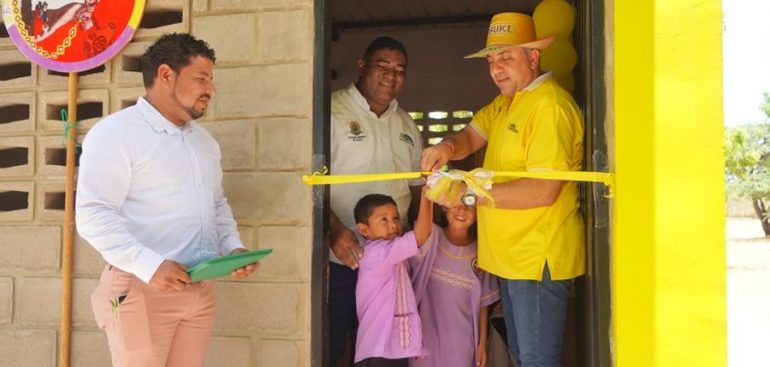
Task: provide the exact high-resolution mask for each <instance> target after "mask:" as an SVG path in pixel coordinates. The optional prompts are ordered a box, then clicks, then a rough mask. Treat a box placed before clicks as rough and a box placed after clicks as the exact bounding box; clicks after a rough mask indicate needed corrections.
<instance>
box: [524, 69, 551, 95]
mask: <svg viewBox="0 0 770 367" xmlns="http://www.w3.org/2000/svg"><path fill="white" fill-rule="evenodd" d="M551 78H552V76H551V72H550V71H547V72H545V73H543V74H540V76H539V77H537V78H535V80H533V81H532V82H531V83H529V85H528V86H527V87H526V88H524V90H525V91H527V92H531V91H533V90H535V88H537V87H539V86H540V84H543V82H545V81H546V80H548V79H551Z"/></svg>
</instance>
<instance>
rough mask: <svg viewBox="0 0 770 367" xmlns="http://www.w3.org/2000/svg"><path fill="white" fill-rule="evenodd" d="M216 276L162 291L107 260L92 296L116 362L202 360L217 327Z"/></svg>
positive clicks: (198, 362)
mask: <svg viewBox="0 0 770 367" xmlns="http://www.w3.org/2000/svg"><path fill="white" fill-rule="evenodd" d="M214 286H215V283H214V282H213V281H202V282H198V283H193V284H192V285H190V286H189V287H187V288H186V289H184V290H182V291H166V292H164V291H161V290H158V289H156V288H154V287H152V286H150V285H148V284H147V283H144V282H143V281H141V280H139V278H137V277H135V276H133V275H132V274H129V273H126V272H124V271H122V270H119V269H117V268H115V267H113V266H109V265H108V266H106V267H105V268H104V271H103V272H102V277H101V279H100V280H99V285H98V286H97V287H96V290H95V291H94V293H93V295H92V296H91V305H92V307H93V311H94V317H95V318H96V324H97V325H98V326H99V328H101V329H103V330H104V331H105V332H106V333H107V340H108V341H109V344H110V352H111V353H112V364H113V366H116V367H117V366H119V367H123V366H125V367H132V366H142V367H150V366H158V367H162V366H170V367H175V366H203V363H204V362H205V360H206V354H207V352H208V348H209V340H210V339H211V333H212V331H213V329H214V318H215V307H214Z"/></svg>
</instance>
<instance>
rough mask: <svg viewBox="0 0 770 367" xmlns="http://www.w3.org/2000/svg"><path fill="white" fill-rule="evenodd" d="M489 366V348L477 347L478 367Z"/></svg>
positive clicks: (484, 346) (480, 345)
mask: <svg viewBox="0 0 770 367" xmlns="http://www.w3.org/2000/svg"><path fill="white" fill-rule="evenodd" d="M486 365H487V346H486V344H484V345H482V344H479V345H478V346H477V347H476V367H485V366H486Z"/></svg>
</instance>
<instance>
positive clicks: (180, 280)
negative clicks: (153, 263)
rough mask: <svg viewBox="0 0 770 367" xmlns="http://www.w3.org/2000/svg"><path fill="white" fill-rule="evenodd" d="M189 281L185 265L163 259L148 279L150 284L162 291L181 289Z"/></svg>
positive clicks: (190, 280)
mask: <svg viewBox="0 0 770 367" xmlns="http://www.w3.org/2000/svg"><path fill="white" fill-rule="evenodd" d="M190 283H192V279H190V275H189V274H187V267H186V266H184V265H182V264H180V263H178V262H176V261H172V260H163V262H162V263H160V266H159V267H158V269H157V270H155V274H153V275H152V279H150V285H151V286H153V287H155V288H158V289H160V290H162V291H181V290H182V289H185V288H187V286H189V285H190Z"/></svg>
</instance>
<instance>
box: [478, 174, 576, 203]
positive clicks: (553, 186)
mask: <svg viewBox="0 0 770 367" xmlns="http://www.w3.org/2000/svg"><path fill="white" fill-rule="evenodd" d="M562 184H563V181H559V180H543V179H536V178H522V179H519V180H515V181H511V182H506V183H500V184H494V185H493V186H492V190H490V191H489V192H490V194H491V195H492V198H493V199H494V200H495V208H500V209H531V208H539V207H544V206H550V205H553V203H554V202H556V199H557V198H558V197H559V194H560V193H561V186H562ZM477 204H478V205H485V204H487V199H486V198H485V197H482V196H479V197H478V202H477Z"/></svg>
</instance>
